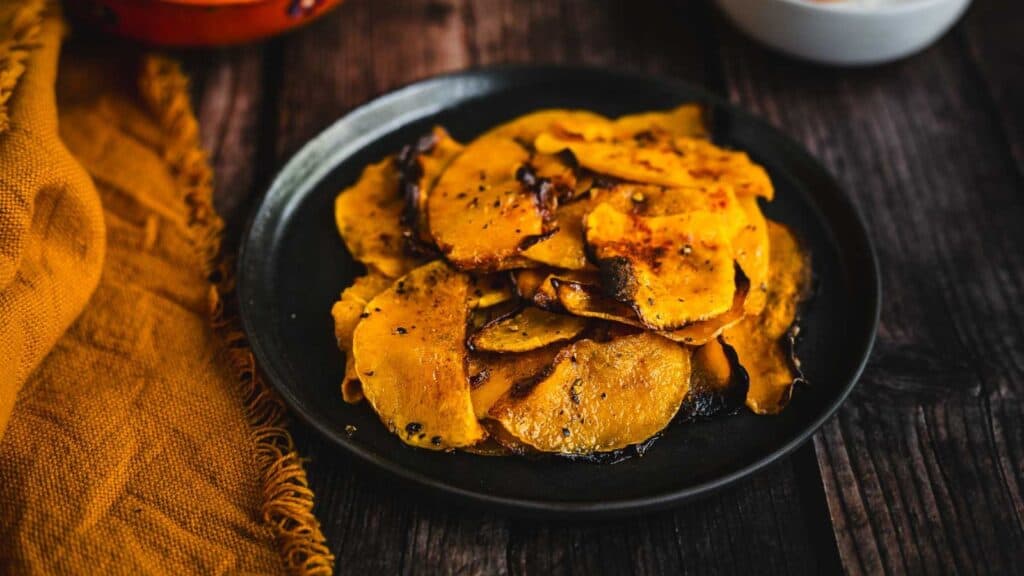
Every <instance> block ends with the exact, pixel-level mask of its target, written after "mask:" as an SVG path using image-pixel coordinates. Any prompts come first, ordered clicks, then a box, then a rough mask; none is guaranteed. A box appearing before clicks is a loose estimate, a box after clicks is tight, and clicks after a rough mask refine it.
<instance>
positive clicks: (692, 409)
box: [679, 338, 750, 418]
mask: <svg viewBox="0 0 1024 576" xmlns="http://www.w3.org/2000/svg"><path fill="white" fill-rule="evenodd" d="M749 383H750V381H749V379H748V377H747V372H746V370H744V369H743V367H742V366H740V364H739V362H738V360H737V357H736V351H735V350H734V349H733V348H732V347H731V346H729V345H728V344H723V343H722V341H721V338H716V339H713V340H710V341H708V342H707V343H706V344H704V345H703V346H701V347H699V348H697V349H696V350H694V352H693V373H692V374H691V376H690V391H689V393H687V395H686V399H685V400H684V401H683V406H682V407H681V408H680V409H679V411H680V414H681V416H684V417H686V418H693V417H704V418H706V417H710V416H715V415H717V414H728V413H732V412H735V411H736V410H738V409H739V408H740V407H741V406H743V404H744V402H745V400H746V397H747V390H748V386H749Z"/></svg>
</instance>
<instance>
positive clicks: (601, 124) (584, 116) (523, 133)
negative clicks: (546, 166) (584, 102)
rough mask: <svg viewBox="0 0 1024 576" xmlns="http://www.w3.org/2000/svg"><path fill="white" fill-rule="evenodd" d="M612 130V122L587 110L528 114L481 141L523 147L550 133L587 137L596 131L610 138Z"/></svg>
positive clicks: (562, 110)
mask: <svg viewBox="0 0 1024 576" xmlns="http://www.w3.org/2000/svg"><path fill="white" fill-rule="evenodd" d="M610 129H611V121H610V120H609V119H607V118H605V117H604V116H601V115H600V114H595V113H594V112H589V111H587V110H566V109H561V108H555V109H550V110H538V111H536V112H531V113H529V114H524V115H523V116H520V117H518V118H515V119H514V120H511V121H509V122H506V123H505V124H501V125H500V126H497V127H495V128H492V129H490V130H488V131H487V132H485V133H484V134H483V135H482V136H480V138H493V137H497V138H511V139H513V140H518V141H520V142H523V143H532V142H533V141H534V140H535V139H536V138H537V136H539V135H540V134H541V133H544V132H548V131H550V130H557V131H559V132H563V133H569V134H573V135H576V136H586V135H590V134H592V133H593V132H594V131H595V130H600V131H601V133H602V135H607V134H610Z"/></svg>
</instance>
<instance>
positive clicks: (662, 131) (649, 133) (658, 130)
mask: <svg viewBox="0 0 1024 576" xmlns="http://www.w3.org/2000/svg"><path fill="white" fill-rule="evenodd" d="M612 135H613V137H614V138H615V139H616V140H625V139H629V138H634V139H643V138H648V139H649V138H655V137H663V136H683V137H686V138H707V137H708V135H709V134H708V129H707V126H706V124H705V122H704V109H703V108H702V107H701V106H699V105H697V104H683V105H682V106H679V107H676V108H673V109H671V110H664V111H660V112H641V113H639V114H629V115H627V116H620V117H619V118H617V119H615V121H614V122H612Z"/></svg>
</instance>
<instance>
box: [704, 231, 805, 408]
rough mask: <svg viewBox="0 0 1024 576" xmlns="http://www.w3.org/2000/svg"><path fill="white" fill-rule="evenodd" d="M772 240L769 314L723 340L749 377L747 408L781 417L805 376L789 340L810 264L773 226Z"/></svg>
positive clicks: (749, 319) (785, 234) (728, 332)
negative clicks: (794, 387) (800, 380)
mask: <svg viewBox="0 0 1024 576" xmlns="http://www.w3.org/2000/svg"><path fill="white" fill-rule="evenodd" d="M768 235H769V243H770V247H771V248H770V251H771V253H770V263H769V270H770V276H769V280H768V297H767V302H766V304H765V306H764V310H763V311H762V312H761V313H760V314H759V315H757V316H747V317H746V318H744V319H743V321H742V322H740V323H739V324H737V325H736V326H734V327H732V328H729V329H728V330H726V331H725V332H724V333H723V335H722V338H723V340H724V341H725V342H726V343H727V344H729V345H730V346H732V347H733V348H735V349H736V354H737V356H738V357H739V362H740V364H741V365H742V366H743V367H744V368H745V369H746V371H747V374H748V375H749V376H750V389H749V391H748V392H747V407H748V408H750V409H751V410H752V411H754V412H756V413H757V414H777V413H779V412H780V411H781V410H782V409H783V408H785V406H786V404H787V403H788V402H789V398H790V396H791V394H792V389H793V382H794V381H795V380H796V379H797V378H799V376H800V375H799V372H798V370H797V368H796V366H794V362H793V358H792V357H791V352H792V350H791V345H792V342H791V341H790V340H791V336H790V335H791V330H792V326H793V323H794V321H795V320H796V314H797V307H798V306H799V304H800V302H801V301H802V300H803V299H804V298H805V297H806V295H807V293H808V290H809V286H810V262H809V260H808V257H807V254H806V253H805V252H804V251H803V249H802V248H801V246H800V243H799V242H798V241H797V239H796V237H795V236H794V235H793V233H792V232H791V231H790V230H789V229H788V228H786V227H785V226H783V225H782V224H778V223H775V222H771V221H769V222H768Z"/></svg>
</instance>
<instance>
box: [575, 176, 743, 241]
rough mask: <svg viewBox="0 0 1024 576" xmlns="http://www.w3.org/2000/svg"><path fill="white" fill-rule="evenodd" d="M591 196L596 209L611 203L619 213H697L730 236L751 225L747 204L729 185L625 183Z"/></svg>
mask: <svg viewBox="0 0 1024 576" xmlns="http://www.w3.org/2000/svg"><path fill="white" fill-rule="evenodd" d="M591 196H592V201H591V203H592V207H593V208H596V207H597V206H598V205H600V204H602V203H607V204H609V205H611V206H612V207H613V208H615V209H616V210H618V211H619V212H626V213H629V214H634V215H637V216H646V217H651V216H675V215H678V214H686V213H691V212H696V213H699V214H701V215H702V216H703V217H705V218H713V219H714V222H713V225H714V226H715V227H716V228H718V229H719V230H721V231H722V232H723V233H724V234H726V235H728V236H735V235H736V234H737V233H739V232H740V231H741V230H742V229H743V227H744V226H745V225H746V224H747V211H746V207H745V206H744V204H743V203H741V202H740V199H739V198H738V197H737V196H736V194H735V192H734V190H733V188H732V186H730V185H729V184H722V183H714V184H706V185H705V184H702V185H698V186H690V187H684V188H672V187H665V186H655V185H651V184H635V183H631V182H623V183H620V184H616V185H614V186H611V187H607V188H595V189H593V190H592V191H591ZM709 224H711V222H709Z"/></svg>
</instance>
